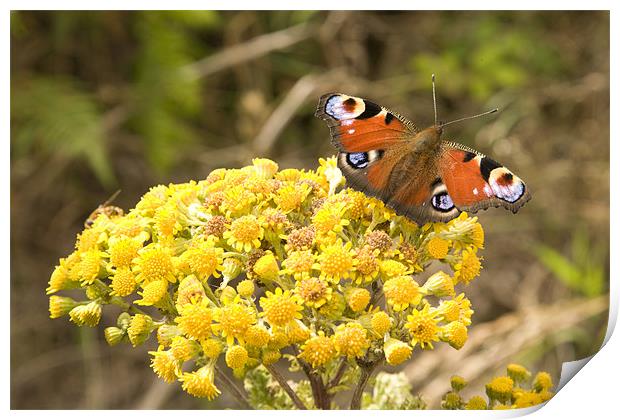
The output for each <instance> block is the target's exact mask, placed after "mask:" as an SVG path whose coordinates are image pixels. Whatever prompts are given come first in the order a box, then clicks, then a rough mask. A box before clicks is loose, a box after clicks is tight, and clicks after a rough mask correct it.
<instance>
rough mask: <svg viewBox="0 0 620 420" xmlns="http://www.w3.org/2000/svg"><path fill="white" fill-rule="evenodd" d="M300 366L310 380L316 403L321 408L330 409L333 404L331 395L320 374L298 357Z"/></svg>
mask: <svg viewBox="0 0 620 420" xmlns="http://www.w3.org/2000/svg"><path fill="white" fill-rule="evenodd" d="M297 360H298V361H299V364H300V366H301V367H302V369H303V370H304V372H305V373H306V376H307V377H308V379H309V380H310V386H311V387H312V397H313V398H314V405H315V406H316V408H318V409H320V410H329V409H330V406H331V401H330V396H329V394H328V393H327V389H326V388H325V384H324V383H323V380H322V379H321V377H320V376H319V375H316V374H314V373H313V372H312V368H311V367H310V365H308V364H307V363H306V362H304V361H303V360H300V359H297Z"/></svg>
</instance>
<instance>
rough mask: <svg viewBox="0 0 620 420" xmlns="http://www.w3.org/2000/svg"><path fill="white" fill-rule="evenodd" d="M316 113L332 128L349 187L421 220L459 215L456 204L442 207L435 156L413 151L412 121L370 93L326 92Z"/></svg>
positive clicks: (413, 128)
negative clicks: (366, 96) (371, 98)
mask: <svg viewBox="0 0 620 420" xmlns="http://www.w3.org/2000/svg"><path fill="white" fill-rule="evenodd" d="M316 116H317V117H319V118H321V119H323V120H325V121H326V122H327V124H328V126H329V128H330V132H331V137H332V143H333V144H334V146H336V147H337V148H338V150H339V152H340V153H339V154H338V167H339V168H340V169H341V170H342V172H343V173H344V175H345V177H346V179H347V183H348V185H349V186H350V187H352V188H353V189H356V190H358V191H362V192H364V193H365V194H368V195H371V196H374V197H377V198H379V199H380V200H382V201H383V202H385V203H386V204H387V205H388V206H389V207H392V208H394V209H395V211H396V212H397V213H398V214H401V215H404V216H407V217H409V218H410V219H412V220H414V221H416V222H417V223H426V222H428V221H440V220H444V221H445V220H450V219H452V218H454V217H456V216H458V214H459V211H458V209H456V208H455V207H454V206H451V207H449V208H448V207H446V206H445V205H444V206H443V208H441V207H438V206H440V204H439V202H438V201H437V200H438V197H442V194H443V193H445V191H446V187H445V185H443V183H441V182H439V183H438V182H436V179H437V165H436V164H435V161H436V158H435V157H432V156H431V157H425V156H422V155H421V154H419V153H416V152H415V151H414V145H415V143H416V139H417V136H418V134H419V133H418V130H417V128H416V127H415V125H414V124H413V123H411V122H410V121H408V120H407V119H405V118H404V117H402V116H400V115H398V114H397V113H395V112H393V111H390V110H388V109H387V108H384V107H381V106H379V105H377V104H375V103H373V102H371V101H369V100H367V99H362V98H357V97H354V96H349V95H344V94H341V93H328V94H326V95H323V96H322V97H321V99H320V101H319V105H318V107H317V111H316ZM433 203H436V206H433Z"/></svg>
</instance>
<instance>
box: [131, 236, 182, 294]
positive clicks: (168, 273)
mask: <svg viewBox="0 0 620 420" xmlns="http://www.w3.org/2000/svg"><path fill="white" fill-rule="evenodd" d="M133 262H134V264H135V271H136V273H138V274H137V276H136V280H137V281H138V283H144V284H149V283H151V282H154V281H160V280H165V281H166V282H171V283H174V282H175V281H176V277H175V276H174V264H173V263H172V256H171V254H170V250H169V249H167V248H164V247H162V246H161V245H159V244H157V243H152V244H149V245H147V246H146V247H144V248H142V249H141V250H140V251H138V257H137V258H135V259H134V260H133Z"/></svg>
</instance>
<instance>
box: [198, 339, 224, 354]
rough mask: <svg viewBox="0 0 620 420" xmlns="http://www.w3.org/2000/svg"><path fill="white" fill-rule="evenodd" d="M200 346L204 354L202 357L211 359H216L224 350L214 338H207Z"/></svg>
mask: <svg viewBox="0 0 620 420" xmlns="http://www.w3.org/2000/svg"><path fill="white" fill-rule="evenodd" d="M200 345H201V346H202V352H203V353H204V355H205V356H206V357H209V358H211V359H215V358H216V357H218V356H219V355H220V354H221V353H222V350H223V349H224V346H223V345H222V343H221V342H220V340H218V339H216V338H208V339H206V340H203V341H202V342H201V343H200Z"/></svg>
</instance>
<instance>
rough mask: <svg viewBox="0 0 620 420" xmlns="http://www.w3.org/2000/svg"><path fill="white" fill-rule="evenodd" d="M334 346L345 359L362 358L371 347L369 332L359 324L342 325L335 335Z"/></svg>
mask: <svg viewBox="0 0 620 420" xmlns="http://www.w3.org/2000/svg"><path fill="white" fill-rule="evenodd" d="M334 345H335V347H336V350H337V351H338V353H339V354H341V355H343V356H345V357H362V356H363V355H364V353H365V352H366V349H367V348H368V347H369V346H370V342H369V341H368V337H367V331H366V329H365V328H364V327H362V325H361V324H359V323H357V322H349V323H347V324H346V325H344V324H341V325H339V326H338V328H337V329H336V334H334Z"/></svg>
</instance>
